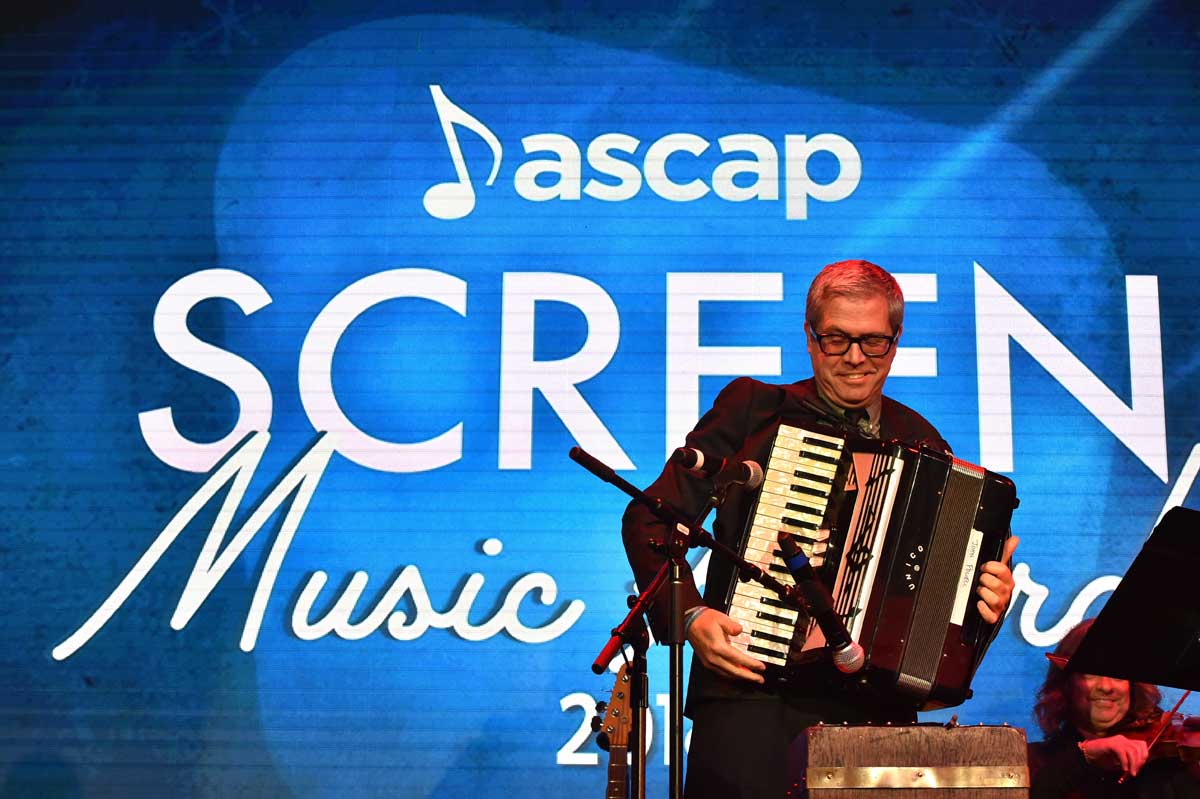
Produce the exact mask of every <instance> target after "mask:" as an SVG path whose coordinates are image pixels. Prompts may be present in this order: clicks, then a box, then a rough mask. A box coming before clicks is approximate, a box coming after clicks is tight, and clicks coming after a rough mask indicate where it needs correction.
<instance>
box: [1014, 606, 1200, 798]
mask: <svg viewBox="0 0 1200 799" xmlns="http://www.w3.org/2000/svg"><path fill="white" fill-rule="evenodd" d="M1093 621H1094V619H1087V620H1085V621H1083V622H1080V623H1079V624H1078V625H1076V626H1075V627H1074V628H1073V629H1072V630H1071V631H1070V632H1069V633H1067V634H1066V636H1064V637H1063V639H1062V640H1061V641H1060V642H1059V644H1058V648H1057V649H1056V650H1055V652H1054V654H1055V655H1056V656H1057V657H1059V658H1061V659H1062V660H1064V661H1065V660H1066V659H1068V658H1070V657H1071V656H1072V655H1073V654H1075V650H1076V649H1078V648H1079V643H1080V642H1081V641H1082V640H1083V637H1084V635H1085V634H1086V633H1087V631H1088V629H1089V628H1091V626H1092V622H1093ZM1160 698H1161V695H1160V694H1159V691H1158V688H1156V687H1155V686H1153V685H1148V684H1146V683H1133V684H1130V682H1129V681H1128V680H1118V679H1113V678H1111V677H1106V676H1102V675H1096V674H1080V673H1068V672H1066V671H1064V670H1063V669H1062V668H1060V667H1059V666H1058V665H1055V664H1054V663H1051V665H1050V667H1049V669H1048V671H1047V673H1046V681H1045V682H1044V683H1043V684H1042V687H1041V688H1040V689H1039V690H1038V700H1037V705H1036V706H1035V707H1034V715H1035V716H1036V717H1037V720H1038V725H1039V726H1040V727H1041V728H1042V732H1044V733H1045V734H1046V739H1045V740H1044V741H1042V742H1041V743H1036V744H1032V745H1031V746H1030V747H1029V768H1030V771H1031V772H1032V790H1031V791H1030V797H1031V799H1110V797H1111V799H1117V798H1118V797H1127V798H1128V799H1185V798H1186V799H1196V797H1200V766H1197V764H1196V763H1195V761H1194V759H1193V760H1192V762H1191V764H1190V766H1189V764H1188V763H1186V762H1184V760H1182V759H1181V758H1180V756H1179V755H1178V754H1175V755H1173V756H1171V757H1169V758H1161V759H1153V760H1151V759H1149V757H1148V755H1149V753H1148V750H1147V747H1146V743H1147V742H1146V740H1145V739H1144V738H1145V734H1146V733H1147V731H1148V730H1151V729H1152V728H1153V727H1154V725H1155V724H1157V723H1158V722H1159V721H1160V719H1161V717H1162V709H1161V708H1160V707H1158V702H1159V699H1160ZM1174 737H1177V738H1179V739H1180V740H1179V741H1178V743H1179V744H1185V743H1190V744H1191V749H1190V751H1191V752H1192V753H1193V754H1194V753H1195V751H1196V747H1197V746H1198V745H1200V729H1197V730H1190V731H1184V732H1183V733H1182V734H1176V735H1175V736H1174ZM1124 773H1128V774H1129V775H1130V777H1129V778H1127V779H1126V780H1125V782H1124V783H1120V782H1118V780H1120V778H1121V775H1122V774H1124Z"/></svg>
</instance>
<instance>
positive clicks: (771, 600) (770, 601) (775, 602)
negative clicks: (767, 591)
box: [758, 596, 795, 610]
mask: <svg viewBox="0 0 1200 799" xmlns="http://www.w3.org/2000/svg"><path fill="white" fill-rule="evenodd" d="M758 601H759V602H761V603H763V604H764V605H767V606H768V607H772V608H787V609H789V610H795V608H793V607H791V606H789V605H788V604H787V603H786V602H784V601H783V600H782V599H776V598H775V597H770V596H764V597H763V598H762V599H760V600H758Z"/></svg>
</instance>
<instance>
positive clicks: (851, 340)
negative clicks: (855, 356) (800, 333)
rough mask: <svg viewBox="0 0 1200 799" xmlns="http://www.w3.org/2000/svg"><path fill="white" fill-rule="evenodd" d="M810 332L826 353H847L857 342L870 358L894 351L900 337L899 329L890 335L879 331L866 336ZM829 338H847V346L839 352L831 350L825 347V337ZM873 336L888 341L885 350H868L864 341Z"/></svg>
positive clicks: (823, 352) (818, 347) (820, 348)
mask: <svg viewBox="0 0 1200 799" xmlns="http://www.w3.org/2000/svg"><path fill="white" fill-rule="evenodd" d="M808 334H809V335H810V336H812V337H813V340H815V341H816V342H817V349H819V350H820V351H821V352H822V354H824V355H845V354H846V353H847V352H849V351H850V348H851V347H853V346H854V345H855V344H857V345H858V348H859V349H860V350H862V354H863V355H866V356H867V357H868V358H882V357H883V356H885V355H887V354H888V353H889V352H891V351H892V347H893V346H895V344H896V339H898V338H899V337H900V332H899V331H896V332H895V333H893V334H892V335H890V336H883V335H880V334H879V333H871V334H870V335H866V336H847V335H846V334H845V333H818V332H816V331H815V330H810V331H809V333H808ZM827 338H844V339H846V346H845V348H844V349H841V350H838V351H837V352H830V351H829V350H827V349H825V339H827ZM873 338H877V339H883V340H884V341H886V342H887V346H886V347H884V349H883V352H867V348H866V347H864V346H863V341H865V340H867V339H873Z"/></svg>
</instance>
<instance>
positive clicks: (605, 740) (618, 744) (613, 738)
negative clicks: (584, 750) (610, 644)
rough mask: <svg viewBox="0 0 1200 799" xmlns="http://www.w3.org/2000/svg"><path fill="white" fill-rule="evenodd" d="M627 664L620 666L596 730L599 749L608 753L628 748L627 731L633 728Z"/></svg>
mask: <svg viewBox="0 0 1200 799" xmlns="http://www.w3.org/2000/svg"><path fill="white" fill-rule="evenodd" d="M630 687H631V686H630V680H629V664H628V663H623V664H621V670H620V671H619V672H617V681H616V682H615V683H614V684H613V689H612V696H611V697H609V700H608V704H607V705H605V706H604V719H603V720H601V721H600V723H599V726H598V727H597V728H596V730H597V732H599V736H597V741H598V742H599V743H600V747H601V748H602V749H605V750H607V751H609V752H611V751H613V750H614V749H618V750H621V751H624V750H625V748H626V747H628V746H629V731H630V729H632V727H633V701H632V697H631V696H630V693H631V692H630Z"/></svg>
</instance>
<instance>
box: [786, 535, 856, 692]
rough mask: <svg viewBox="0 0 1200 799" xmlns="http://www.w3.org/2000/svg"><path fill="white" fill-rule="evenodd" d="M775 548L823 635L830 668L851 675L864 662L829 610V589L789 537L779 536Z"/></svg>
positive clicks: (830, 609) (847, 634)
mask: <svg viewBox="0 0 1200 799" xmlns="http://www.w3.org/2000/svg"><path fill="white" fill-rule="evenodd" d="M779 548H780V550H782V552H783V562H784V563H786V564H787V567H788V571H789V572H791V573H792V579H793V580H795V581H796V587H797V588H799V589H800V593H801V594H803V595H804V600H805V602H807V603H808V611H809V614H810V615H811V616H812V617H813V618H814V619H815V620H816V622H817V626H819V627H820V628H821V632H822V633H824V635H825V643H826V644H828V645H829V649H830V651H831V652H832V654H833V665H834V666H835V667H836V668H837V670H838V671H840V672H842V673H843V674H854V673H855V672H857V671H859V670H860V669H861V668H862V667H863V665H864V664H865V663H866V655H865V654H864V653H863V648H862V647H861V646H859V645H858V643H857V642H856V641H854V640H852V639H851V638H850V633H849V632H847V631H846V625H845V624H843V623H842V619H841V617H840V616H838V615H837V613H836V612H835V611H834V609H833V598H832V597H830V596H829V590H828V589H826V588H825V584H824V583H822V582H821V578H819V577H818V576H817V573H816V571H815V570H814V569H813V567H812V564H811V563H809V562H808V557H807V556H806V555H805V554H804V552H803V551H802V550H801V549H800V545H799V544H797V543H796V542H795V541H794V540H792V537H791V535H789V534H788V533H785V532H780V533H779Z"/></svg>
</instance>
